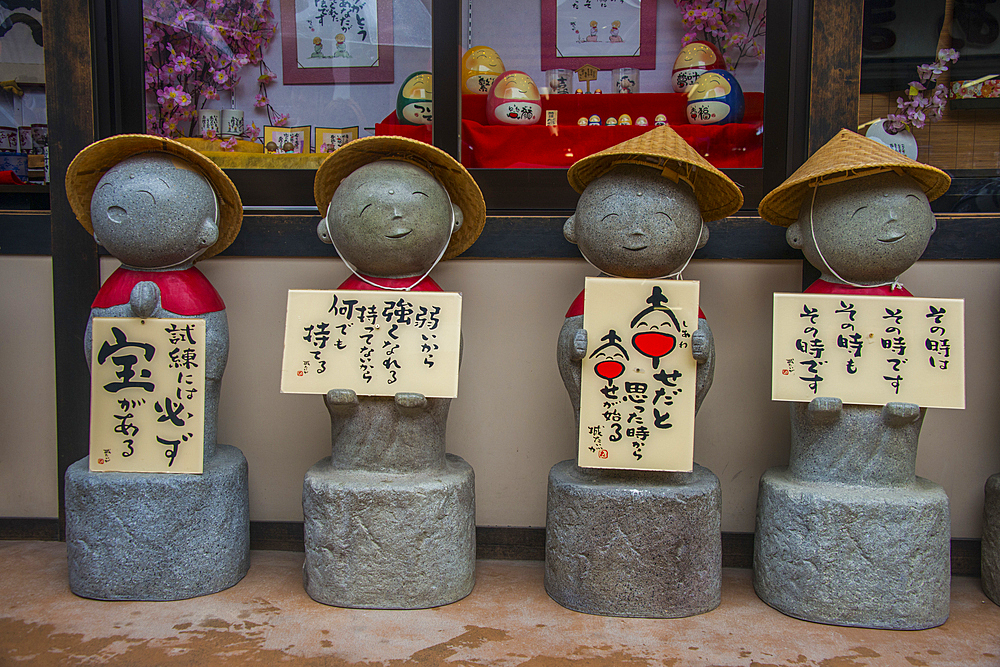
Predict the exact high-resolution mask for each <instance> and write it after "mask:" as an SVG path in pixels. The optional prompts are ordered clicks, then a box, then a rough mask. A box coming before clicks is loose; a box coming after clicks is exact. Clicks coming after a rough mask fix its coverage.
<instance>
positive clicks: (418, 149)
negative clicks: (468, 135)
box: [313, 135, 486, 259]
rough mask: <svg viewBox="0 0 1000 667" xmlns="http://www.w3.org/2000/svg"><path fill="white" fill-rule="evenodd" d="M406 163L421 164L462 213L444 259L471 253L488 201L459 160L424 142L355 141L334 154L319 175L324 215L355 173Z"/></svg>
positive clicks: (389, 138) (315, 188)
mask: <svg viewBox="0 0 1000 667" xmlns="http://www.w3.org/2000/svg"><path fill="white" fill-rule="evenodd" d="M394 158H395V159H398V160H405V161H407V162H410V163H413V164H417V165H419V166H421V167H423V168H424V169H426V170H427V171H428V172H430V173H431V175H432V176H434V178H436V179H437V180H438V181H440V182H441V184H442V185H443V186H444V187H445V189H446V190H447V191H448V196H449V197H451V201H452V202H453V203H454V204H457V205H458V207H459V208H460V209H462V217H463V221H462V226H461V227H459V228H458V230H457V231H456V232H455V233H454V234H452V237H451V241H450V242H449V243H448V248H447V250H446V251H445V253H444V257H442V259H452V258H454V257H457V256H459V255H461V254H462V253H463V252H465V251H466V250H468V249H469V246H471V245H472V244H473V243H475V242H476V239H477V238H479V235H480V234H481V233H482V231H483V226H484V225H485V224H486V201H485V200H484V199H483V193H482V191H480V189H479V186H478V185H476V181H475V180H474V179H473V178H472V174H470V173H469V172H468V171H466V169H465V167H463V166H462V165H461V164H460V163H459V162H458V161H457V160H455V158H453V157H451V156H450V155H448V154H447V153H445V152H444V151H442V150H440V149H438V148H435V147H434V146H431V145H430V144H425V143H423V142H422V141H416V140H414V139H408V138H406V137H397V136H386V135H382V136H374V137H364V138H362V139H355V140H354V141H351V142H349V143H347V144H345V145H344V146H341V147H340V148H338V149H337V150H335V151H334V152H333V153H331V154H330V157H328V158H327V159H326V160H325V161H324V162H323V164H322V165H320V167H319V169H318V170H317V171H316V180H315V181H314V182H313V195H314V196H315V198H316V208H318V209H319V213H320V215H326V211H327V209H328V208H329V207H330V200H331V199H333V193H334V192H336V191H337V188H338V187H339V186H340V182H341V181H343V180H344V179H345V178H347V176H349V175H350V174H351V173H352V172H353V171H354V170H355V169H358V168H359V167H363V166H364V165H366V164H369V163H371V162H376V161H378V160H391V159H394Z"/></svg>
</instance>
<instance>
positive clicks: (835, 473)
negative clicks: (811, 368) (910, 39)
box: [754, 130, 951, 629]
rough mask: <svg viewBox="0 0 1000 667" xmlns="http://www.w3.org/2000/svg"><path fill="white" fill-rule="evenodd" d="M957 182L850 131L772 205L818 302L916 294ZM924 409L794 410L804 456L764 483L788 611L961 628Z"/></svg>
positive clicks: (779, 590)
mask: <svg viewBox="0 0 1000 667" xmlns="http://www.w3.org/2000/svg"><path fill="white" fill-rule="evenodd" d="M950 181H951V179H950V178H949V177H948V175H947V174H945V173H944V172H942V171H940V170H938V169H935V168H934V167H930V166H928V165H925V164H921V163H919V162H915V161H913V160H910V159H908V158H906V157H903V156H902V155H899V154H898V153H896V152H894V151H892V150H891V149H889V148H887V147H885V146H883V145H882V144H879V143H877V142H875V141H872V140H870V139H866V138H864V137H861V136H859V135H857V134H855V133H853V132H849V131H847V130H843V131H841V132H840V134H838V135H837V136H836V137H834V138H833V139H831V140H830V142H829V143H827V144H826V145H825V146H823V147H822V148H820V149H819V150H818V151H817V152H816V153H815V154H814V155H813V156H812V157H811V158H810V159H809V160H808V161H807V162H806V163H805V164H803V165H802V166H801V167H800V168H799V169H798V170H797V171H796V172H795V173H794V174H792V176H790V177H789V178H788V180H786V181H785V182H784V183H783V184H782V185H780V186H779V187H778V188H776V189H775V190H774V191H773V192H771V193H770V194H768V195H767V196H766V197H765V198H764V199H763V200H762V201H761V204H760V214H761V216H762V217H763V218H764V219H766V220H768V221H769V222H771V223H772V224H776V225H782V226H787V227H788V230H787V233H786V239H787V240H788V243H789V244H790V245H792V246H793V247H795V248H800V249H801V250H802V252H803V254H804V255H805V257H806V259H807V260H808V261H809V262H810V263H811V264H812V265H813V266H815V267H816V268H817V269H819V270H820V272H821V274H822V276H821V278H820V279H819V280H817V281H816V282H814V283H813V284H812V285H811V286H810V287H809V288H808V289H806V292H807V293H819V294H844V295H856V296H864V295H871V296H912V295H911V294H910V293H909V292H908V291H906V290H905V289H903V287H902V286H901V285H900V284H899V282H898V278H899V275H900V274H901V273H902V272H903V271H905V270H906V269H908V268H909V267H910V266H912V265H913V263H914V262H916V261H917V259H918V258H919V257H920V255H921V254H922V253H923V252H924V249H925V248H926V247H927V243H928V241H929V240H930V237H931V234H933V233H934V230H935V228H936V223H935V219H934V214H933V212H931V208H930V204H929V203H928V199H934V198H935V197H938V196H940V195H941V194H943V193H944V192H945V191H946V190H947V189H948V185H949V183H950ZM923 418H924V409H922V408H920V407H919V406H917V405H913V404H910V403H887V404H886V405H885V406H870V405H850V404H848V405H845V404H844V403H843V402H842V401H841V399H840V398H838V397H835V396H820V397H817V398H815V399H813V400H812V401H811V402H809V403H792V404H791V421H792V438H791V456H790V462H789V466H788V467H787V468H771V469H770V470H768V471H767V472H766V473H765V474H764V475H763V477H762V478H761V481H760V494H759V498H758V505H757V533H756V543H755V546H754V587H755V588H756V590H757V593H758V595H760V597H761V598H762V599H763V600H764V601H765V602H767V603H768V604H770V605H771V606H773V607H775V608H777V609H778V610H780V611H783V612H784V613H786V614H789V615H791V616H795V617H796V618H803V619H807V620H811V621H818V622H822V623H833V624H837V625H855V626H865V627H876V628H893V629H918V628H927V627H933V626H936V625H940V624H941V623H944V621H945V620H946V619H947V618H948V601H949V587H950V560H949V549H950V544H949V535H950V521H949V512H948V497H947V496H946V495H945V493H944V490H943V489H942V488H941V487H940V486H938V485H937V484H934V483H932V482H929V481H927V480H925V479H923V478H920V477H916V475H915V468H916V456H917V440H918V437H919V435H920V426H921V424H922V422H923Z"/></svg>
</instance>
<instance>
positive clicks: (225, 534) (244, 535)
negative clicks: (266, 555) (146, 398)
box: [66, 445, 250, 600]
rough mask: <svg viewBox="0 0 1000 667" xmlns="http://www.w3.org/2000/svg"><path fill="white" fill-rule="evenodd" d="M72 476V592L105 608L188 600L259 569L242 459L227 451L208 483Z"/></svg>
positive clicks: (78, 471)
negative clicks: (253, 562)
mask: <svg viewBox="0 0 1000 667" xmlns="http://www.w3.org/2000/svg"><path fill="white" fill-rule="evenodd" d="M88 466H89V462H88V459H87V458H83V459H81V460H79V461H77V462H76V463H74V464H73V465H71V466H70V467H69V469H68V470H67V471H66V549H67V552H68V556H69V583H70V589H71V590H72V591H73V592H74V593H76V594H77V595H79V596H81V597H86V598H95V599H98V600H182V599H185V598H191V597H196V596H199V595H208V594H209V593H216V592H218V591H221V590H224V589H226V588H229V587H230V586H233V585H234V584H236V583H237V582H239V580H240V579H242V578H243V576H244V575H245V574H246V573H247V569H248V568H249V566H250V497H249V491H248V486H247V461H246V459H245V458H244V457H243V453H242V452H241V451H240V450H239V449H237V448H235V447H230V446H227V445H219V446H218V449H217V450H216V454H215V456H213V457H212V458H211V459H210V460H209V461H208V462H207V463H206V465H205V471H204V473H203V474H201V475H188V474H152V473H119V472H90V470H89V468H88Z"/></svg>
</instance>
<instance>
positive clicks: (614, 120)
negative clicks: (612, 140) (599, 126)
mask: <svg viewBox="0 0 1000 667" xmlns="http://www.w3.org/2000/svg"><path fill="white" fill-rule="evenodd" d="M604 124H605V125H606V126H608V127H614V126H615V125H617V124H618V119H617V118H615V117H614V116H610V117H609V118H608V119H607V120H606V121H604Z"/></svg>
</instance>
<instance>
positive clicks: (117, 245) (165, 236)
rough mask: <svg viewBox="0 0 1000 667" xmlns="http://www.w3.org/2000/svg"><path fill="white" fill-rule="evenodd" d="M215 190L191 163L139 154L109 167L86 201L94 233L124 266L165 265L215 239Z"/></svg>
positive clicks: (192, 254)
mask: <svg viewBox="0 0 1000 667" xmlns="http://www.w3.org/2000/svg"><path fill="white" fill-rule="evenodd" d="M217 216H218V207H217V204H216V198H215V191H214V190H213V189H212V186H211V184H209V182H208V179H206V178H205V177H204V176H202V174H201V173H200V172H199V171H197V170H196V169H195V168H194V167H193V166H192V165H190V164H188V163H187V162H184V161H183V160H181V159H179V158H176V157H173V156H170V155H167V154H166V153H142V154H140V155H135V156H133V157H130V158H127V159H125V160H123V161H121V162H119V163H118V164H117V165H115V166H114V167H112V168H111V169H109V170H108V172H107V173H106V174H104V176H103V177H102V178H101V180H100V181H99V182H98V184H97V188H96V189H95V190H94V196H93V198H92V199H91V202H90V218H91V220H92V222H93V224H94V238H95V240H96V241H97V242H98V243H100V244H101V245H102V246H104V247H105V248H107V249H108V252H110V253H111V254H112V255H114V256H115V257H117V258H118V259H119V260H121V261H122V263H123V264H125V265H127V266H132V267H137V268H166V267H173V266H177V265H182V264H184V263H185V262H187V261H189V260H193V259H194V258H196V257H197V256H198V255H200V254H202V253H203V252H204V251H205V250H206V249H207V248H209V247H210V246H211V245H213V244H214V243H215V242H216V241H217V240H218V238H219V228H218V226H217V224H216V218H217Z"/></svg>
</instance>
